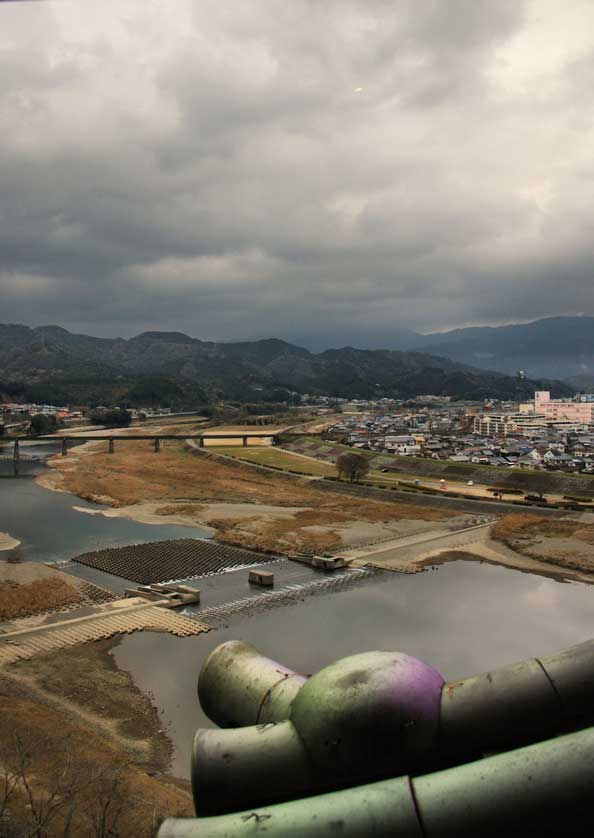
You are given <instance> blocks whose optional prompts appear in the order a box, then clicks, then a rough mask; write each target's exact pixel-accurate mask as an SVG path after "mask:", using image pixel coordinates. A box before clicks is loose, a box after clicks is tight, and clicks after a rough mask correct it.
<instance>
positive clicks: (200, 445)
mask: <svg viewBox="0 0 594 838" xmlns="http://www.w3.org/2000/svg"><path fill="white" fill-rule="evenodd" d="M198 448H204V437H203V436H201V437H200V439H199V440H198Z"/></svg>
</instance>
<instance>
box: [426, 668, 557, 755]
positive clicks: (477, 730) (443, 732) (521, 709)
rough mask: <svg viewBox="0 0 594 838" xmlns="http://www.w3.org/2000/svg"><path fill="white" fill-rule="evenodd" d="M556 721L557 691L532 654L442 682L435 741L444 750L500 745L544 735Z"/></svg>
mask: <svg viewBox="0 0 594 838" xmlns="http://www.w3.org/2000/svg"><path fill="white" fill-rule="evenodd" d="M560 727H561V708H560V704H559V699H558V696H557V695H556V693H555V690H554V689H553V687H552V685H551V682H550V680H549V679H548V678H547V676H546V674H545V672H544V670H543V668H542V666H540V664H539V663H538V661H536V660H534V659H533V660H528V661H522V663H516V664H512V665H511V666H504V667H501V668H500V669H494V670H493V671H492V672H484V673H482V674H480V675H475V676H473V677H472V678H465V679H464V680H463V681H453V682H451V683H449V684H446V685H445V686H444V688H443V692H442V699H441V723H440V742H439V747H440V750H441V751H442V752H444V753H446V754H447V755H448V756H456V755H464V754H470V755H473V754H481V753H483V752H485V751H492V750H497V751H500V750H503V749H504V748H510V747H514V746H516V745H520V744H525V743H526V744H527V743H529V742H534V741H537V740H538V739H543V738H545V737H547V736H550V735H553V734H554V733H555V732H557V731H559V730H560Z"/></svg>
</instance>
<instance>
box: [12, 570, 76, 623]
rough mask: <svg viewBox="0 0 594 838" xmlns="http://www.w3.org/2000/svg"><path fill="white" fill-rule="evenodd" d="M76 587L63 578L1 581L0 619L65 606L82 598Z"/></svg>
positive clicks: (24, 615) (14, 617)
mask: <svg viewBox="0 0 594 838" xmlns="http://www.w3.org/2000/svg"><path fill="white" fill-rule="evenodd" d="M80 598H81V597H80V594H79V592H78V591H77V590H76V588H74V587H72V586H71V585H69V584H68V583H67V582H65V581H64V580H63V579H38V580H36V581H35V582H30V583H29V584H27V585H19V584H18V583H17V582H0V620H1V621H4V620H14V619H16V618H17V617H27V616H29V615H31V614H39V613H41V612H43V611H49V610H51V609H53V608H63V607H64V606H65V605H73V604H74V603H76V602H78V601H79V600H80Z"/></svg>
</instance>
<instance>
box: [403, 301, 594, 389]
mask: <svg viewBox="0 0 594 838" xmlns="http://www.w3.org/2000/svg"><path fill="white" fill-rule="evenodd" d="M410 346H411V347H412V346H414V347H415V348H416V349H418V350H419V351H420V352H432V353H433V354H435V355H443V356H445V357H447V358H451V359H452V360H455V361H460V362H462V363H466V364H471V365H473V366H475V367H479V368H483V369H489V370H496V371H498V372H503V373H510V374H515V373H516V372H517V371H518V370H524V372H525V374H526V375H527V376H530V377H532V378H541V377H545V378H562V379H568V378H573V377H574V376H580V377H581V380H582V381H584V382H586V381H588V380H590V381H591V383H592V382H594V317H549V318H546V319H544V320H536V321H534V322H532V323H525V324H519V325H510V326H499V327H473V328H468V329H454V330H453V331H451V332H445V333H443V334H429V335H420V336H418V337H416V338H415V339H414V342H413V343H411V344H410ZM407 348H408V347H407Z"/></svg>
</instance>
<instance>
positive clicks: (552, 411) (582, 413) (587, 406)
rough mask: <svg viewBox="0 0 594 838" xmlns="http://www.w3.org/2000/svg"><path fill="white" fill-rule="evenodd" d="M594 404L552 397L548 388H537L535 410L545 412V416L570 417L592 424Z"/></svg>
mask: <svg viewBox="0 0 594 838" xmlns="http://www.w3.org/2000/svg"><path fill="white" fill-rule="evenodd" d="M593 408H594V404H592V403H588V402H564V401H563V400H562V399H551V394H550V393H549V392H548V390H537V392H536V393H535V394H534V411H535V412H536V413H542V414H544V416H545V418H546V419H548V420H551V419H568V420H570V421H571V422H579V423H581V424H584V425H591V424H592V423H593V422H594V412H593Z"/></svg>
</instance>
